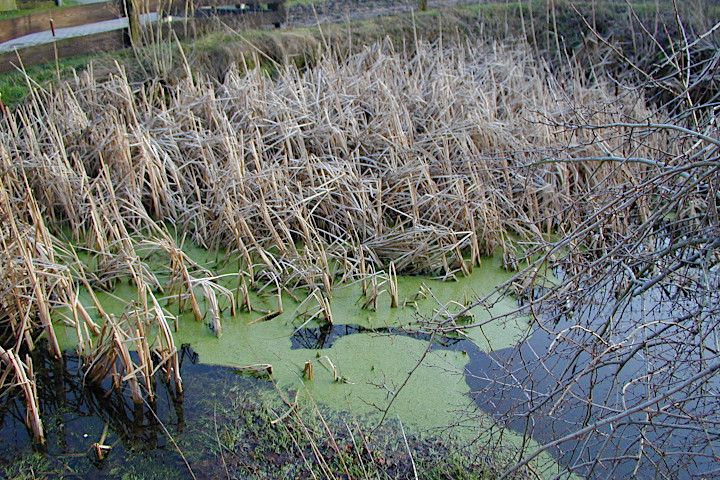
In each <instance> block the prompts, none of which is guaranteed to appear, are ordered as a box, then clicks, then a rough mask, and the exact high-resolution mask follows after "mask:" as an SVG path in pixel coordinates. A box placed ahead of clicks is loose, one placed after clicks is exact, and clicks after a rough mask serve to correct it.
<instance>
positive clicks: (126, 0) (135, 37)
mask: <svg viewBox="0 0 720 480" xmlns="http://www.w3.org/2000/svg"><path fill="white" fill-rule="evenodd" d="M120 2H121V3H122V11H123V12H125V15H126V16H127V19H128V30H127V41H128V43H129V44H130V46H132V47H135V46H139V45H140V43H139V42H140V11H139V8H138V7H139V5H138V2H137V0H120Z"/></svg>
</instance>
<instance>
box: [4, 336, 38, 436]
mask: <svg viewBox="0 0 720 480" xmlns="http://www.w3.org/2000/svg"><path fill="white" fill-rule="evenodd" d="M0 361H2V362H3V363H4V364H5V365H6V366H7V367H9V368H11V369H12V371H13V372H14V373H15V383H14V385H17V386H19V387H20V389H21V390H22V392H23V394H24V395H25V408H26V411H27V415H26V417H25V419H26V422H27V424H28V427H30V429H31V430H32V432H33V439H34V441H35V442H37V443H41V444H44V443H45V433H44V430H43V424H42V420H41V419H40V408H39V406H38V398H37V387H36V385H35V379H34V374H33V369H32V361H31V359H30V357H29V356H28V357H27V362H26V363H23V362H22V361H21V360H20V358H19V357H18V356H17V354H16V353H15V352H13V351H12V350H5V349H4V348H2V347H0ZM3 386H4V385H3Z"/></svg>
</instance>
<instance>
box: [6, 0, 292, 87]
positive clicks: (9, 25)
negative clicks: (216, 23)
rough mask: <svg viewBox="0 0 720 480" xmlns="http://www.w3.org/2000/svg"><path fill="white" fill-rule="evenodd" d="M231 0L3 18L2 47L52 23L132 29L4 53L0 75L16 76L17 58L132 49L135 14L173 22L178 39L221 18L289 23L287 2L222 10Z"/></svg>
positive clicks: (39, 59) (246, 0)
mask: <svg viewBox="0 0 720 480" xmlns="http://www.w3.org/2000/svg"><path fill="white" fill-rule="evenodd" d="M228 1H232V0H188V1H185V0H171V1H162V0H146V1H145V2H144V3H141V2H140V0H112V1H108V2H102V3H93V4H88V5H78V6H74V7H64V8H55V9H52V10H47V11H43V12H36V13H31V14H28V15H25V16H23V17H17V18H9V19H3V20H0V43H2V42H7V41H9V40H13V39H15V38H19V37H23V36H25V35H30V34H32V33H39V32H46V31H49V30H51V24H52V26H53V27H54V28H55V29H60V28H68V27H80V26H82V25H88V24H93V23H98V22H103V21H107V20H116V19H122V18H125V17H128V19H129V23H130V27H129V28H123V29H119V30H111V31H106V32H102V33H95V34H90V35H83V36H77V37H74V38H67V39H58V40H56V41H53V42H51V43H43V44H39V45H34V46H28V47H18V49H17V52H16V51H10V52H5V53H0V73H6V72H10V71H14V70H15V69H16V68H17V67H18V66H19V65H20V60H18V55H19V56H20V59H21V61H22V65H23V66H25V67H29V66H32V65H38V64H41V63H45V62H50V61H53V60H54V59H55V58H56V55H57V58H67V57H74V56H79V55H88V54H93V53H100V52H108V51H113V50H119V49H122V48H126V47H129V46H130V42H131V36H132V34H131V33H130V32H131V31H133V30H134V27H135V25H133V22H139V18H138V15H135V14H133V13H140V14H143V13H157V14H158V17H159V18H173V23H170V24H169V25H172V26H173V27H174V28H173V30H175V31H176V32H178V33H179V34H180V35H179V36H180V37H183V36H184V34H185V33H186V32H187V31H192V30H193V29H192V28H191V29H188V28H185V27H186V26H187V25H188V24H190V25H191V26H192V27H196V26H198V25H202V24H203V23H207V22H208V21H212V19H213V18H214V17H215V16H216V15H218V14H222V15H232V16H233V18H237V19H240V20H241V22H242V23H243V25H248V26H259V25H275V26H279V25H280V24H282V23H284V22H285V20H286V11H285V0H242V3H240V4H236V5H232V6H224V5H222V3H223V2H225V3H227V2H228ZM179 27H181V28H179ZM56 52H57V53H56Z"/></svg>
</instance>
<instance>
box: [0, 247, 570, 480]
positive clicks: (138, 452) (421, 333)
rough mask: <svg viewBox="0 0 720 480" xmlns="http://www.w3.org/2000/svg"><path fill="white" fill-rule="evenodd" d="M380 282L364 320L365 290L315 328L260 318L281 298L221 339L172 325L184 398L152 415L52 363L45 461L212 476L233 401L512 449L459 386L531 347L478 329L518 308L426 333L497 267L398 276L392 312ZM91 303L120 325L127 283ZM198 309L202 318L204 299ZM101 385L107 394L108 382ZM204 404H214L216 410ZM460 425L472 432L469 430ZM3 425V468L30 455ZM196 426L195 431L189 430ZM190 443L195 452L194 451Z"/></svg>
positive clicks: (504, 330)
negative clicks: (215, 436)
mask: <svg viewBox="0 0 720 480" xmlns="http://www.w3.org/2000/svg"><path fill="white" fill-rule="evenodd" d="M224 268H225V267H224ZM383 275H384V274H383V272H380V273H379V274H378V278H377V279H376V280H377V281H378V282H379V286H378V292H379V296H378V301H377V304H376V305H375V306H373V307H372V308H363V304H364V303H365V302H364V300H365V299H364V297H363V288H362V286H361V282H355V283H352V284H347V285H341V286H338V287H335V288H334V289H333V291H332V300H331V303H330V308H331V311H332V323H329V322H328V321H327V319H322V318H321V317H320V316H315V318H313V315H314V313H316V311H317V309H318V308H319V307H318V305H316V303H314V302H315V300H314V299H313V298H291V296H290V295H283V296H282V302H283V304H282V311H283V313H281V314H277V315H267V314H265V313H264V312H268V311H272V310H273V309H275V308H276V307H277V297H276V296H275V295H257V294H256V293H250V294H249V296H250V297H251V301H252V305H253V308H254V309H255V310H262V311H261V312H260V313H258V312H257V311H254V312H244V313H238V314H237V315H235V316H232V315H230V312H229V310H225V312H224V314H223V316H222V319H221V321H222V326H221V332H220V331H218V328H217V325H215V326H214V325H213V323H212V322H211V321H210V320H211V319H210V317H211V315H209V314H206V315H205V317H204V318H203V320H202V321H196V320H195V318H194V315H193V313H192V312H187V313H183V314H180V315H178V316H177V324H178V328H177V332H175V342H176V344H177V345H187V346H188V347H185V348H184V349H183V355H184V356H183V364H182V376H183V379H184V385H185V392H184V394H183V395H181V396H180V395H178V394H177V393H176V392H175V391H174V389H173V388H172V386H170V385H169V384H168V385H161V386H160V387H159V388H158V389H157V390H158V399H157V400H156V403H155V405H154V406H155V410H154V411H155V413H153V411H151V410H150V409H149V408H145V407H143V406H142V405H141V406H140V407H133V406H132V405H133V404H132V402H131V400H130V399H129V396H128V395H127V394H125V395H122V394H121V393H120V392H119V391H118V390H117V389H115V390H112V393H111V394H110V395H109V396H107V397H105V395H106V394H105V392H104V391H101V390H100V391H97V392H93V390H92V389H88V388H83V386H82V375H81V369H80V362H79V360H78V358H77V356H76V355H73V354H68V355H67V356H66V357H65V359H64V364H63V365H53V364H52V362H49V364H48V366H47V367H48V369H49V372H51V373H52V374H49V375H44V376H43V378H48V380H47V381H48V382H49V383H50V384H52V385H51V386H48V389H47V390H46V389H45V388H44V387H41V391H42V392H53V393H52V394H50V395H41V396H42V397H43V400H42V401H43V402H44V403H43V405H41V409H42V410H43V412H48V413H49V417H50V418H53V420H51V426H50V427H48V429H49V434H48V452H49V453H50V457H49V458H56V459H62V461H61V463H62V465H64V468H68V469H71V470H72V471H73V472H74V474H76V475H80V476H87V477H93V478H95V476H96V475H99V473H103V475H105V474H108V475H111V473H108V472H115V473H118V472H123V474H134V473H133V472H134V471H135V469H136V468H137V466H138V465H142V464H143V461H145V460H147V461H150V462H151V463H157V464H162V465H165V466H166V467H167V468H169V469H170V470H171V471H172V472H173V473H172V475H173V476H176V475H179V476H180V477H182V476H187V474H188V467H187V466H186V465H185V463H184V460H183V455H184V457H186V458H188V459H189V460H188V462H190V467H191V468H192V466H193V464H195V465H197V464H203V465H205V464H207V463H212V461H213V460H212V459H213V458H214V461H215V463H217V457H216V456H213V455H211V454H209V453H207V451H210V452H212V451H213V448H209V447H208V448H206V450H207V451H205V450H203V449H202V448H199V447H198V446H200V445H205V446H206V447H207V444H208V441H207V439H208V435H210V437H212V431H207V430H208V428H209V425H208V423H209V421H208V418H212V417H213V415H214V413H211V410H212V411H214V410H216V409H218V408H221V409H222V408H227V406H228V404H230V403H232V402H233V400H231V399H232V398H237V396H238V395H241V393H239V392H242V395H245V396H248V398H250V397H252V398H253V399H254V400H253V401H254V402H255V403H256V404H262V403H263V402H268V401H269V402H272V401H273V399H275V400H276V399H277V398H285V399H289V398H295V399H296V400H297V399H298V397H299V398H300V399H301V400H302V399H304V401H310V402H312V403H314V404H317V405H319V406H320V407H321V408H322V409H323V412H327V413H326V415H327V416H328V417H332V416H333V415H335V414H342V415H350V416H351V417H352V418H355V419H362V423H363V425H365V426H366V427H365V428H366V429H367V430H372V429H375V428H376V427H377V425H378V424H379V423H381V422H385V423H388V422H389V423H395V424H397V423H398V422H399V423H400V424H401V425H403V426H404V428H405V429H407V431H408V435H432V436H437V437H438V438H444V439H447V440H448V441H452V442H460V443H461V444H467V443H468V442H471V441H474V442H475V443H476V444H481V443H482V444H490V443H494V444H498V442H499V443H502V444H503V445H504V447H503V448H505V447H507V448H513V447H514V446H517V445H520V444H521V443H522V436H521V435H518V434H515V433H512V432H511V431H505V432H503V433H502V434H500V430H498V429H496V428H494V427H493V425H492V422H491V420H490V417H489V416H486V415H482V414H481V412H482V411H481V410H480V409H478V408H477V406H476V403H475V402H474V401H473V399H472V398H471V395H470V394H471V387H470V385H469V384H468V382H467V379H468V378H469V377H468V375H467V374H468V373H469V372H468V370H467V369H468V367H469V366H470V365H471V363H470V362H471V358H473V357H474V356H476V355H477V354H478V352H490V351H493V350H503V349H508V348H511V347H512V346H513V345H515V344H517V343H518V342H519V341H520V340H521V339H522V338H523V337H524V336H526V335H527V333H528V329H529V325H528V323H527V321H526V320H525V319H523V318H521V317H517V318H512V319H510V320H503V321H492V322H488V323H485V324H483V322H484V321H486V320H489V319H490V318H491V317H493V316H498V315H503V314H506V313H508V312H511V311H513V310H514V309H516V308H517V301H516V300H515V299H512V298H508V297H506V298H499V297H497V298H492V299H491V300H490V302H492V305H490V304H489V303H488V304H487V305H484V306H478V307H475V308H473V309H472V310H471V311H470V312H469V314H468V315H465V316H464V317H462V319H461V320H462V321H464V322H466V323H473V324H475V323H477V324H482V325H481V326H477V327H473V328H468V329H467V330H465V331H464V333H463V335H462V337H460V336H458V335H457V334H455V335H454V336H448V335H440V334H437V335H434V334H432V333H431V330H432V327H433V325H436V324H438V323H439V322H443V321H446V320H447V319H448V318H449V315H450V314H451V313H455V312H457V311H459V310H460V309H461V308H462V307H463V306H464V305H466V304H469V303H470V302H472V301H473V300H475V299H476V298H478V296H483V295H486V294H487V293H488V292H491V291H492V290H493V289H494V288H495V286H497V285H499V284H501V283H503V282H504V281H505V280H507V279H508V278H509V277H510V274H509V273H508V272H506V271H505V270H503V269H502V268H501V260H500V259H499V258H486V259H483V262H482V266H481V267H478V268H475V270H474V271H473V272H472V274H471V275H469V276H468V277H460V278H459V280H457V281H447V282H443V281H439V280H437V279H431V278H421V277H418V276H414V277H403V276H398V277H397V283H398V294H399V299H400V302H399V303H400V304H399V306H398V307H396V308H394V307H391V297H390V294H389V293H388V292H387V291H384V290H387V277H383ZM238 278H239V277H238V275H237V274H236V273H235V274H233V272H231V271H228V269H227V268H225V269H224V270H222V273H221V275H220V276H218V279H219V280H218V283H219V284H222V285H224V286H225V287H226V288H228V289H232V290H235V289H236V288H237V282H238ZM96 295H97V298H98V301H99V302H100V303H101V304H102V306H103V309H104V310H105V311H106V313H109V314H112V315H115V316H117V317H118V318H120V317H121V316H122V315H123V312H127V311H128V310H129V309H131V308H132V305H133V302H132V301H130V302H128V301H127V300H128V299H136V298H137V296H138V294H137V292H136V291H135V289H134V287H132V286H131V285H130V284H128V283H127V282H120V283H118V284H117V285H116V286H115V288H114V290H113V291H112V293H104V292H97V293H96ZM88 296H89V294H88V292H82V291H81V294H80V298H81V300H82V301H84V302H85V304H92V301H91V299H90V298H89V297H88ZM198 297H199V298H202V297H200V296H198ZM136 302H137V300H136ZM160 302H161V303H162V304H163V306H164V307H165V308H166V309H167V310H168V312H169V311H170V310H172V309H173V308H176V302H175V299H174V298H173V297H168V298H164V299H161V300H160ZM199 302H200V304H201V307H203V309H207V307H208V305H207V302H208V299H207V298H205V299H202V300H200V301H199ZM61 313H62V312H59V315H58V319H59V320H58V322H57V323H56V331H57V333H58V336H59V337H60V340H61V343H62V344H63V346H64V348H65V349H66V350H68V351H70V350H72V349H73V348H74V347H76V345H77V334H76V330H75V327H73V326H63V323H62V321H61V320H60V319H61V317H62V316H61V315H60V314H61ZM65 313H66V314H67V312H65ZM90 313H91V314H93V315H94V312H93V311H92V310H90ZM459 321H460V320H459ZM189 359H190V360H192V359H195V361H188V360H189ZM251 365H271V366H272V367H271V368H272V375H271V376H270V377H269V378H268V377H266V376H265V375H262V374H261V375H256V376H258V377H261V378H255V376H252V375H241V374H239V372H242V371H246V370H247V368H246V367H248V366H251ZM308 368H311V369H312V372H313V373H312V375H311V376H310V375H308V372H307V369H308ZM255 373H258V372H255ZM259 373H263V372H262V369H261V371H260V372H259ZM105 383H106V384H107V386H108V389H109V380H108V381H106V382H105ZM60 392H63V393H60ZM229 392H233V393H229ZM248 392H252V393H248ZM212 401H220V407H218V405H214V404H213V403H212ZM146 407H147V406H146ZM333 412H335V413H333ZM155 415H157V417H155ZM478 415H480V417H478ZM468 418H473V420H472V421H471V422H470V423H468V422H467V421H466V420H467V419H468ZM5 419H6V421H5V423H6V425H5V426H4V430H5V431H6V432H12V433H8V434H7V435H5V434H4V435H3V438H4V439H3V448H2V450H3V451H4V452H6V456H12V455H13V453H12V452H13V450H14V449H15V450H16V449H20V450H22V449H23V448H24V447H23V445H27V434H26V433H23V427H21V426H20V424H19V423H18V421H17V420H18V419H19V418H18V415H17V414H16V415H15V416H14V417H13V415H12V414H10V413H6V415H5ZM197 422H199V423H200V424H202V425H204V427H203V426H197V425H196V426H191V425H193V423H197ZM214 428H216V427H214ZM104 429H105V430H106V431H105V433H103V430H104ZM203 430H205V431H204V432H203ZM197 435H200V436H201V437H202V440H197V439H195V437H196V436H197ZM479 436H482V437H483V439H482V441H478V437H479ZM103 437H106V438H103ZM490 437H497V438H490ZM100 439H102V440H100ZM103 441H104V442H105V443H104V444H112V445H114V446H113V449H112V451H111V453H110V454H109V455H108V457H109V458H108V459H107V460H103V461H99V460H98V458H97V455H95V456H93V455H92V454H88V451H90V449H91V447H92V446H93V445H94V444H95V443H100V444H103ZM174 442H178V443H179V444H182V445H184V446H187V445H195V447H190V448H187V447H184V448H182V449H180V451H182V452H183V455H180V454H178V451H177V450H178V449H177V448H176V447H175V443H174ZM212 444H213V442H210V446H211V447H212ZM498 451H500V450H498ZM137 458H139V459H140V460H137ZM498 458H499V457H498ZM58 461H60V460H58ZM110 465H111V466H110ZM216 467H217V465H216ZM164 468H165V467H164ZM535 468H539V469H541V470H542V469H545V470H546V472H547V475H548V476H550V474H551V473H552V472H555V473H557V472H558V468H559V467H558V466H557V465H556V464H554V462H553V461H552V460H551V459H550V457H549V456H547V455H545V456H543V457H542V458H540V459H539V461H538V462H536V465H535ZM162 475H166V474H164V473H163V474H161V476H162ZM180 477H177V478H180Z"/></svg>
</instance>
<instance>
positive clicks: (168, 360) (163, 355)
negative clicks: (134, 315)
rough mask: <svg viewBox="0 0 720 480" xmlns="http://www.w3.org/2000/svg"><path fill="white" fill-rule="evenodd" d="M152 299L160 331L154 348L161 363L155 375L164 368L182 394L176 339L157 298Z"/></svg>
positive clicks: (156, 368) (167, 376)
mask: <svg viewBox="0 0 720 480" xmlns="http://www.w3.org/2000/svg"><path fill="white" fill-rule="evenodd" d="M151 299H152V303H153V314H154V317H155V320H156V322H157V324H158V327H159V330H160V335H159V336H158V341H157V345H156V346H155V347H154V348H155V351H157V352H158V354H159V356H160V362H158V365H157V366H156V367H155V370H154V371H153V373H154V372H155V371H157V370H158V369H160V368H162V369H163V370H164V371H165V377H166V378H167V379H170V377H172V378H173V380H174V381H175V390H176V391H177V392H182V391H183V384H182V377H181V376H180V359H179V356H178V349H177V347H176V346H175V339H174V337H173V335H172V331H171V330H170V324H169V322H168V320H167V315H166V314H165V312H164V311H163V309H162V308H161V307H160V304H159V303H158V301H157V299H156V298H155V296H152V297H151Z"/></svg>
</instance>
